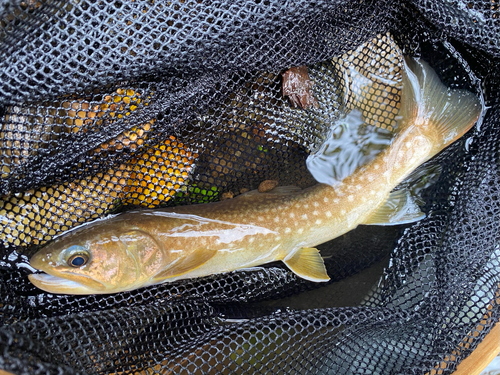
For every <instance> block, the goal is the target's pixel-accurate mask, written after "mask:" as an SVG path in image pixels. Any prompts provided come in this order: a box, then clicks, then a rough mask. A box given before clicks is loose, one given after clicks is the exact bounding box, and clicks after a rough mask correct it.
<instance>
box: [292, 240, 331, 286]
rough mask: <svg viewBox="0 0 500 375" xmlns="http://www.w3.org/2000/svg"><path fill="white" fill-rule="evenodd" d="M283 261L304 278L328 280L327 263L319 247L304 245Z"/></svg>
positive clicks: (318, 280)
mask: <svg viewBox="0 0 500 375" xmlns="http://www.w3.org/2000/svg"><path fill="white" fill-rule="evenodd" d="M283 262H284V263H285V264H286V265H287V267H288V268H290V270H291V271H292V272H293V273H295V274H296V275H297V276H300V277H302V278H303V279H306V280H310V281H315V282H321V281H328V280H330V277H329V276H328V274H327V273H326V268H325V263H324V262H323V258H322V257H321V255H320V254H319V251H318V249H314V248H310V247H303V248H300V249H299V250H297V251H296V252H294V253H293V254H291V255H290V256H288V257H286V258H285V259H283Z"/></svg>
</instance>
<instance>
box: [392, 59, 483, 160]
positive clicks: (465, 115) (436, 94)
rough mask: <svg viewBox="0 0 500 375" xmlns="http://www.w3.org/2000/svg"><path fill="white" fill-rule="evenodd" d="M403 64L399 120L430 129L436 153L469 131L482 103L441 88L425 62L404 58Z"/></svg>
mask: <svg viewBox="0 0 500 375" xmlns="http://www.w3.org/2000/svg"><path fill="white" fill-rule="evenodd" d="M405 65H406V66H405V73H404V74H403V92H402V94H401V95H402V100H401V104H402V107H401V112H400V116H401V117H400V118H403V119H412V120H411V121H413V122H414V125H417V126H419V125H424V124H428V125H427V126H432V127H433V129H432V130H431V129H429V130H431V131H432V134H433V135H435V138H434V139H433V141H434V142H433V143H434V150H435V153H438V152H439V151H441V150H442V149H444V148H445V147H447V146H448V145H450V144H451V143H453V142H454V141H456V140H457V139H458V138H460V137H461V136H462V135H464V134H465V133H466V132H467V131H468V130H469V129H470V128H472V126H473V125H474V124H475V123H476V121H477V120H478V118H479V116H480V115H481V111H482V105H481V102H480V101H479V99H478V98H477V97H476V96H475V95H474V94H472V93H471V92H469V91H466V90H456V89H455V90H454V89H450V88H448V87H446V86H445V85H443V84H442V83H441V81H440V80H439V78H438V76H437V74H436V73H435V72H434V70H433V69H432V68H431V67H430V66H429V65H428V64H427V63H426V62H425V61H422V60H420V59H412V58H406V59H405Z"/></svg>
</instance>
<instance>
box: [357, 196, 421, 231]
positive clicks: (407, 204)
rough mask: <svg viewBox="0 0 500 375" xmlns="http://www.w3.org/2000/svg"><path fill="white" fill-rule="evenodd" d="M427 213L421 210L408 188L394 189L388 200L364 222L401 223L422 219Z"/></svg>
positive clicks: (378, 223)
mask: <svg viewBox="0 0 500 375" xmlns="http://www.w3.org/2000/svg"><path fill="white" fill-rule="evenodd" d="M424 217H425V214H424V213H423V212H422V211H420V207H418V205H417V203H416V202H415V199H414V197H413V196H412V195H411V194H410V192H409V191H408V190H406V189H401V190H396V191H393V192H392V193H391V194H390V195H389V198H388V199H387V201H386V202H385V203H384V204H383V205H382V206H381V207H380V208H379V209H378V210H377V211H375V212H374V213H373V214H372V215H371V216H370V217H368V219H366V220H365V221H364V222H363V224H368V225H399V224H408V223H413V222H415V221H418V220H421V219H423V218H424Z"/></svg>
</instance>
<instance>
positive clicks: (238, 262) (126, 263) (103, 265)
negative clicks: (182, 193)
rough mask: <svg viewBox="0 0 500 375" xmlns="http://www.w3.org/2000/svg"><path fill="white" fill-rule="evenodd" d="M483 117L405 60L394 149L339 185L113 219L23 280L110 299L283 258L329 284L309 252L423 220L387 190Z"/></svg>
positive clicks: (400, 194)
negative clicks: (361, 231)
mask: <svg viewBox="0 0 500 375" xmlns="http://www.w3.org/2000/svg"><path fill="white" fill-rule="evenodd" d="M480 113H481V105H480V102H479V100H478V99H477V98H476V97H475V96H474V95H472V94H471V93H469V92H466V91H459V90H450V89H448V88H446V87H445V86H444V85H443V84H442V83H441V82H440V81H439V79H438V77H437V76H436V74H435V73H434V71H433V70H432V69H431V68H430V67H429V66H428V65H427V64H426V63H425V62H423V61H421V60H413V59H408V60H407V62H406V63H405V69H404V72H403V81H402V94H401V109H400V111H399V115H398V132H397V134H395V136H394V138H393V140H392V143H391V145H390V146H388V147H387V148H386V149H385V150H383V151H381V152H380V153H379V154H378V155H377V156H375V158H374V159H373V160H371V161H369V162H367V163H366V164H364V165H362V166H360V167H357V168H356V169H355V171H354V173H352V174H351V175H349V176H347V177H345V178H343V179H342V180H341V181H340V182H338V183H335V184H332V185H333V186H332V185H328V184H318V185H316V186H313V187H311V188H308V189H304V190H300V189H298V188H293V187H286V188H276V189H274V190H272V191H271V192H266V193H259V192H249V193H247V194H243V195H241V196H238V197H236V198H234V199H229V200H225V201H222V202H218V203H210V204H202V205H192V206H185V207H177V208H169V209H161V210H142V211H135V212H127V213H124V214H119V215H116V216H114V217H112V218H109V219H106V220H101V221H97V222H94V223H91V224H89V225H87V226H85V227H83V228H81V229H77V230H75V231H73V232H72V233H69V234H68V235H66V236H63V237H61V238H59V239H58V240H56V241H55V242H53V243H51V244H49V245H48V246H46V247H45V248H43V249H41V250H40V251H39V252H38V253H36V254H35V255H34V256H33V257H32V258H31V260H30V263H31V266H33V267H35V268H37V269H39V270H41V271H44V272H46V274H43V273H40V274H32V275H30V276H29V278H30V280H31V282H32V283H33V284H34V285H36V286H37V287H39V288H41V289H43V290H46V291H48V292H51V293H66V294H94V293H116V292H121V291H127V290H133V289H137V288H140V287H143V286H147V285H152V284H158V283H164V282H169V281H173V280H178V279H186V278H194V277H201V276H207V275H211V274H218V273H223V272H228V271H233V270H237V269H241V268H247V267H253V266H258V265H262V264H265V263H268V262H273V261H277V260H280V261H283V262H284V263H285V264H286V266H287V267H288V268H289V269H290V270H292V271H293V272H294V273H295V274H297V275H298V276H300V277H302V278H304V279H307V280H311V281H316V282H322V281H327V280H329V277H328V275H327V273H326V270H325V266H324V263H323V260H322V258H321V256H320V254H319V252H318V250H317V249H315V248H314V247H315V246H317V245H319V244H321V243H324V242H326V241H328V240H331V239H333V238H336V237H338V236H340V235H342V234H344V233H346V232H348V231H350V230H351V229H354V228H355V227H356V226H358V225H359V224H385V225H387V224H397V223H402V222H411V221H415V220H418V219H420V218H422V215H423V214H422V213H421V212H420V210H419V209H418V206H416V204H415V203H414V201H413V200H412V198H411V196H410V193H409V192H408V191H407V190H404V189H402V190H397V191H395V192H392V190H393V189H394V187H396V186H397V185H398V184H399V183H400V182H402V181H403V180H404V179H405V178H407V177H408V176H409V175H410V174H411V173H412V171H414V170H415V169H416V168H417V167H418V166H420V165H421V164H422V163H424V162H425V161H427V160H429V159H430V158H432V157H433V156H434V155H436V154H437V153H438V152H440V151H441V150H443V149H444V148H445V147H447V146H448V145H450V144H451V143H453V142H454V141H456V140H457V139H458V138H460V137H461V136H462V135H463V134H464V133H466V132H467V131H468V130H469V129H470V128H471V127H472V126H473V125H474V123H475V122H476V120H477V119H478V117H479V115H480Z"/></svg>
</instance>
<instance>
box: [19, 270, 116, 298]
mask: <svg viewBox="0 0 500 375" xmlns="http://www.w3.org/2000/svg"><path fill="white" fill-rule="evenodd" d="M78 278H81V279H82V281H84V282H85V283H87V284H89V283H90V284H92V287H89V286H86V285H84V284H83V283H79V282H78V281H74V280H69V279H66V278H63V277H59V276H54V275H49V274H47V273H32V274H31V275H28V279H29V280H30V281H31V283H32V284H33V285H35V286H36V287H37V288H39V289H42V290H44V291H46V292H48V293H53V294H75V295H76V294H85V295H88V294H103V293H106V290H105V286H104V285H103V284H101V283H100V282H98V281H95V280H93V279H91V278H89V277H86V276H78Z"/></svg>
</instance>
